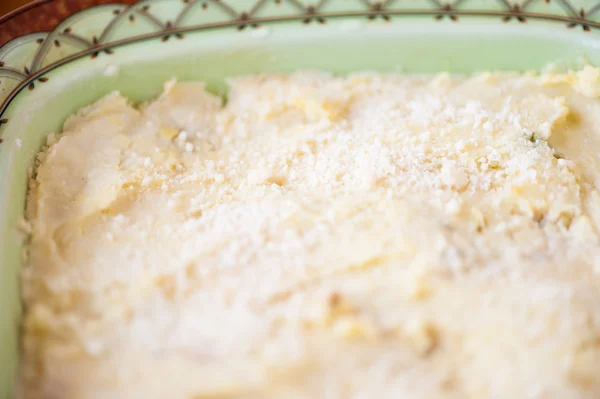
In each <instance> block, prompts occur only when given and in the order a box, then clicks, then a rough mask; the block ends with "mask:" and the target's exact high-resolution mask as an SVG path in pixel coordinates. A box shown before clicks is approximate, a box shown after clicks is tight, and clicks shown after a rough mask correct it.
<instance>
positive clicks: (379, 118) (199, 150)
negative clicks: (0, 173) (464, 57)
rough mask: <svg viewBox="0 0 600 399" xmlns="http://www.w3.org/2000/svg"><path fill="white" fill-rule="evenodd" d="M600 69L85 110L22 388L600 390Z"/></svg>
mask: <svg viewBox="0 0 600 399" xmlns="http://www.w3.org/2000/svg"><path fill="white" fill-rule="evenodd" d="M598 76H600V75H599V72H598V70H597V69H594V68H591V67H589V68H586V69H584V70H583V71H581V72H579V73H568V74H562V75H558V74H545V75H539V76H538V75H534V74H528V75H518V74H500V73H493V74H491V73H486V74H479V75H475V76H473V77H469V78H464V77H455V76H451V75H448V74H440V75H438V76H435V77H431V76H409V75H402V74H377V73H358V74H353V75H350V76H348V77H334V76H331V75H329V74H326V73H320V72H302V73H294V74H290V75H256V76H249V77H241V78H234V79H231V81H230V87H231V90H230V93H229V96H228V101H227V103H226V104H224V103H223V101H222V99H220V98H218V97H216V96H214V95H212V94H210V93H208V92H207V91H205V88H204V84H203V83H178V82H175V81H169V82H167V83H166V84H165V90H164V93H163V94H162V95H161V96H160V97H159V98H157V99H156V100H155V101H152V102H150V103H148V104H144V105H143V106H141V107H139V108H135V107H133V106H132V105H131V104H130V103H129V102H128V101H127V99H125V98H124V97H122V96H121V95H120V94H119V93H113V94H110V95H108V96H107V97H105V98H103V99H101V100H100V101H98V102H97V103H95V104H93V105H90V106H89V107H86V108H84V109H82V110H81V111H79V112H78V113H77V114H76V115H74V116H72V117H70V118H69V119H68V120H67V122H66V123H65V126H64V131H63V132H62V133H61V134H60V135H51V136H49V138H48V143H47V147H46V148H45V149H44V150H43V152H41V153H40V154H39V156H38V164H37V172H36V174H35V176H34V178H33V179H32V181H31V185H30V186H31V187H30V194H29V199H28V205H27V221H28V226H29V227H28V233H29V235H30V237H29V245H28V257H27V262H26V266H25V267H24V270H23V276H22V281H23V298H24V302H25V305H26V315H25V321H24V335H23V352H24V354H23V359H24V360H23V367H22V377H21V379H22V384H21V391H22V392H21V396H22V397H24V398H59V397H60V398H61V399H71V398H73V399H75V398H133V397H135V398H138V397H139V398H141V397H143V398H165V397H173V398H195V399H199V398H216V397H219V398H245V399H252V398H282V397H285V398H328V399H334V398H340V399H342V398H399V397H411V398H482V397H490V398H491V397H530V398H554V397H569V398H594V397H598V396H600V378H598V369H599V368H600V313H599V311H598V309H600V274H599V273H600V243H599V241H598V227H599V226H600V192H599V191H598V182H600V164H599V163H598V162H599V161H598V160H597V158H598V157H597V155H596V154H597V151H598V149H600V130H599V129H600V128H599V127H598V126H600V100H599V99H598V96H599V94H598V90H597V87H595V86H594V85H596V83H597V82H595V81H596V80H598V79H597V77H598ZM594 82H595V83H594ZM596 86H597V85H596Z"/></svg>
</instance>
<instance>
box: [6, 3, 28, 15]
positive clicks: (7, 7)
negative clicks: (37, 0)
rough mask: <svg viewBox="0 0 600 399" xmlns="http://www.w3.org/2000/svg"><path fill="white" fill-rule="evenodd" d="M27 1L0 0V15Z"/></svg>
mask: <svg viewBox="0 0 600 399" xmlns="http://www.w3.org/2000/svg"><path fill="white" fill-rule="evenodd" d="M28 2H29V0H0V15H4V14H6V13H7V12H9V11H11V10H14V9H15V8H17V7H19V6H22V5H23V4H25V3H28Z"/></svg>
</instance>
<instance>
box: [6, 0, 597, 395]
mask: <svg viewBox="0 0 600 399" xmlns="http://www.w3.org/2000/svg"><path fill="white" fill-rule="evenodd" d="M101 3H107V4H101ZM127 3H129V4H126V2H121V3H120V4H119V3H110V4H108V2H106V0H104V1H103V0H98V1H73V0H38V1H34V2H33V3H31V4H30V5H29V6H26V7H23V8H21V9H19V10H17V11H15V12H13V13H11V14H9V15H7V16H5V17H3V18H2V19H0V45H2V47H0V140H1V142H0V342H1V345H0V398H5V397H10V392H11V391H12V388H13V386H14V381H15V378H16V370H17V368H16V366H17V362H18V353H19V340H18V336H19V317H20V313H21V310H20V302H19V289H18V287H19V283H18V270H19V266H20V263H21V256H22V255H21V254H22V248H23V237H24V235H23V234H22V232H20V231H19V221H20V220H21V219H22V218H23V210H24V204H25V195H26V187H27V175H28V171H30V170H31V166H32V164H33V160H34V157H35V154H36V152H37V151H38V150H39V148H40V146H41V144H42V142H43V141H44V139H45V137H46V136H47V135H48V134H49V133H52V132H57V131H60V130H61V125H62V123H63V122H64V120H65V118H66V117H67V116H68V115H69V114H72V113H73V112H74V111H76V110H77V109H78V108H80V107H82V106H84V105H87V104H89V103H91V102H93V101H95V100H96V99H98V98H100V97H102V96H103V95H105V94H107V93H108V92H111V91H114V90H120V91H121V92H122V93H123V94H124V95H125V96H127V97H130V98H132V99H133V100H134V101H143V100H146V99H149V98H152V97H153V96H156V95H157V94H158V93H159V91H160V90H161V87H162V83H163V82H164V81H166V80H168V79H170V78H172V77H176V78H178V79H179V80H203V81H206V82H207V83H208V87H209V89H210V90H212V91H214V92H217V93H220V94H223V95H225V94H226V93H225V88H226V86H225V81H224V79H225V78H226V77H228V76H234V75H240V74H248V73H256V72H286V71H294V70H298V69H321V70H328V71H333V72H335V73H345V72H349V71H354V70H366V69H368V70H377V71H404V72H439V71H449V72H459V73H468V72H473V71H480V70H519V71H523V70H531V69H533V70H536V69H537V70H539V69H542V68H544V67H546V66H547V65H548V64H550V63H554V64H555V65H558V66H559V67H563V68H567V67H574V66H577V65H580V64H581V63H584V62H587V63H592V64H598V63H600V1H598V0H593V1H592V0H590V1H588V0H525V1H521V2H520V3H519V2H517V3H513V2H510V3H509V2H508V1H506V0H505V1H497V0H465V1H461V0H455V1H454V2H446V1H443V0H404V1H393V0H387V1H367V0H309V1H304V0H220V1H218V0H212V1H210V0H207V1H201V0H183V1H182V0H154V1H152V0H146V1H139V2H136V3H133V2H132V1H128V2H127ZM132 3H133V4H132Z"/></svg>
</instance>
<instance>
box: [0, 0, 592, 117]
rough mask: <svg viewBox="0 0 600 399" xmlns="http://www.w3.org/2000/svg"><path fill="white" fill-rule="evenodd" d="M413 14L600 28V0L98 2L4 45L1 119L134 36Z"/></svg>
mask: <svg viewBox="0 0 600 399" xmlns="http://www.w3.org/2000/svg"><path fill="white" fill-rule="evenodd" d="M590 3H594V4H592V5H591V6H590V5H589V4H590ZM415 15H422V16H429V17H431V18H434V19H435V20H442V19H449V20H451V21H454V22H458V21H459V20H460V18H463V17H472V16H475V17H490V18H497V19H501V20H502V21H504V22H511V21H514V22H515V23H518V22H520V23H524V22H527V20H528V19H538V20H548V21H555V22H557V23H560V24H562V25H563V26H565V27H566V28H575V27H579V28H581V29H582V31H584V32H589V31H591V30H592V29H599V28H600V0H599V1H590V0H521V1H520V2H509V0H470V1H463V0H454V1H453V2H447V1H444V0H410V1H398V0H381V1H376V0H142V1H138V2H136V3H135V4H133V5H127V4H103V5H97V6H95V7H92V8H88V9H86V10H83V11H80V12H78V13H76V14H74V15H71V16H69V17H68V18H66V19H65V20H63V21H62V22H60V23H59V24H58V26H56V28H54V30H52V31H51V32H34V33H30V34H27V35H24V36H21V37H18V38H16V39H14V40H12V41H10V42H8V43H6V44H5V45H4V46H2V47H0V125H2V124H4V123H6V122H7V120H6V119H2V114H3V112H4V110H5V109H6V107H7V105H8V103H9V102H10V101H11V100H12V98H14V96H15V95H16V94H17V93H18V92H20V91H21V90H22V89H24V88H27V89H29V90H34V89H35V87H36V85H38V84H43V83H45V82H46V81H47V80H48V78H46V77H44V74H45V73H46V72H47V71H48V70H50V69H51V68H54V67H56V66H58V65H61V64H64V63H67V62H69V61H71V60H73V59H76V58H79V57H82V56H90V57H91V58H93V59H95V58H97V57H99V56H109V55H111V54H112V53H113V52H114V51H115V50H114V48H115V47H118V46H120V45H123V44H126V43H130V42H133V41H136V40H141V39H151V38H159V39H160V40H162V41H163V42H167V41H169V40H171V38H173V39H174V40H175V39H179V40H181V39H184V34H185V33H186V32H190V31H197V30H202V29H213V28H225V27H234V28H235V29H238V30H244V29H252V28H257V27H259V26H260V25H262V24H268V23H273V22H281V21H299V22H301V23H303V24H307V25H308V24H311V23H316V24H324V23H326V22H327V20H328V19H333V18H341V17H355V18H367V19H369V20H371V21H373V22H374V23H375V22H382V21H383V22H390V21H392V20H393V19H394V18H395V17H400V16H415ZM4 22H6V21H4ZM0 28H2V24H1V23H0Z"/></svg>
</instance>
